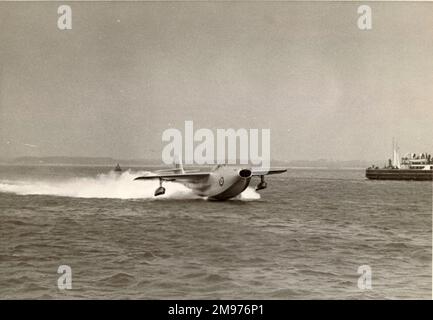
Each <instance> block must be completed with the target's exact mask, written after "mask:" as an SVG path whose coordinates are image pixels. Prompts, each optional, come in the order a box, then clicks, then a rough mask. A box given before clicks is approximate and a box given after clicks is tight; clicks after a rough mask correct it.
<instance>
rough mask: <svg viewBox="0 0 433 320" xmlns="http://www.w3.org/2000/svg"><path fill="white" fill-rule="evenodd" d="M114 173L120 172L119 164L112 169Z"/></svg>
mask: <svg viewBox="0 0 433 320" xmlns="http://www.w3.org/2000/svg"><path fill="white" fill-rule="evenodd" d="M114 172H118V173H120V172H122V168H121V167H120V164H117V166H116V168H114Z"/></svg>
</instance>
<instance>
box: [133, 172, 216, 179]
mask: <svg viewBox="0 0 433 320" xmlns="http://www.w3.org/2000/svg"><path fill="white" fill-rule="evenodd" d="M209 175H210V173H209V172H190V173H175V174H149V175H148V176H142V177H137V178H135V179H134V180H151V179H162V180H171V181H172V180H189V181H197V180H200V179H204V178H207V177H209Z"/></svg>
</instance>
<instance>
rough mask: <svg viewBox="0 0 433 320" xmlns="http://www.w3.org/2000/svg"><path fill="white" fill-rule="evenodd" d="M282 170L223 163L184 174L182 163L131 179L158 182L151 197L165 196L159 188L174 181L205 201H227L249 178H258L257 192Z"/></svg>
mask: <svg viewBox="0 0 433 320" xmlns="http://www.w3.org/2000/svg"><path fill="white" fill-rule="evenodd" d="M286 171H287V170H286V169H271V170H267V169H263V168H238V167H233V166H228V165H225V164H218V165H216V166H215V167H214V168H213V169H212V170H210V171H208V172H203V171H200V170H189V171H186V170H184V169H183V166H182V164H181V163H178V164H176V165H175V168H173V169H165V170H158V171H155V172H154V173H150V174H149V175H146V176H141V177H137V178H135V179H134V180H159V187H158V188H157V189H156V190H155V196H160V195H163V194H165V188H164V187H163V183H164V182H165V181H175V182H179V183H181V184H183V185H184V186H186V187H187V188H189V189H191V190H192V191H193V192H194V194H196V195H198V196H200V197H205V198H207V199H208V200H228V199H231V198H234V197H236V196H238V195H239V194H241V193H242V192H243V191H244V190H245V189H246V188H247V187H248V186H249V184H250V182H251V179H252V178H253V177H256V176H257V177H260V182H259V183H258V184H257V186H256V190H257V191H258V190H263V189H265V188H266V187H267V183H266V182H265V176H266V175H270V174H279V173H284V172H286Z"/></svg>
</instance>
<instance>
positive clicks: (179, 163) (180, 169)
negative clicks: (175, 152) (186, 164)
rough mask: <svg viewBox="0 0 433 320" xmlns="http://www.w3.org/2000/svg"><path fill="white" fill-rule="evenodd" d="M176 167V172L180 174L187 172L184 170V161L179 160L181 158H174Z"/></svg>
mask: <svg viewBox="0 0 433 320" xmlns="http://www.w3.org/2000/svg"><path fill="white" fill-rule="evenodd" d="M174 167H175V169H176V171H178V172H180V173H185V170H183V164H182V159H181V158H179V156H176V157H175V158H174Z"/></svg>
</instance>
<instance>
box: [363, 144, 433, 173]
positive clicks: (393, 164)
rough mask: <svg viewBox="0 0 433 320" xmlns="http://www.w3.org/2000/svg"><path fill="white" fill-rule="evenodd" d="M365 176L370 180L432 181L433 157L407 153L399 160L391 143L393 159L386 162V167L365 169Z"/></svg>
mask: <svg viewBox="0 0 433 320" xmlns="http://www.w3.org/2000/svg"><path fill="white" fill-rule="evenodd" d="M365 176H366V177H367V178H368V179H371V180H423V181H429V180H433V157H432V155H431V154H429V153H421V154H416V153H408V154H406V155H405V156H404V157H402V158H401V159H400V157H399V154H398V147H397V145H396V144H394V143H393V159H392V160H391V159H389V160H388V165H386V166H385V167H383V168H379V167H376V166H375V165H373V166H371V167H370V168H367V169H366V172H365Z"/></svg>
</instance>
